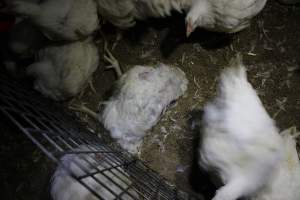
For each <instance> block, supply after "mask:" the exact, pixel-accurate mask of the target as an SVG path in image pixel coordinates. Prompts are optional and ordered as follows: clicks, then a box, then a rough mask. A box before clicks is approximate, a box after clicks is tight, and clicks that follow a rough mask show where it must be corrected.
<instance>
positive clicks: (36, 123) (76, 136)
mask: <svg viewBox="0 0 300 200" xmlns="http://www.w3.org/2000/svg"><path fill="white" fill-rule="evenodd" d="M0 77H1V78H0V111H1V112H2V113H3V114H4V115H5V116H6V117H8V118H9V119H10V120H11V121H12V122H13V123H14V124H15V125H16V126H17V127H18V128H19V129H20V130H21V131H22V132H23V133H25V134H26V135H27V136H28V137H29V138H30V139H31V140H32V141H33V142H34V143H35V144H36V145H37V146H38V147H39V148H40V149H41V150H42V151H43V152H44V153H45V154H46V155H47V156H48V157H49V158H50V159H52V160H53V161H54V162H57V163H60V162H59V161H60V158H61V157H62V156H64V158H65V159H68V157H72V158H75V159H73V162H74V165H75V166H76V167H70V166H64V165H63V164H62V163H64V162H62V163H60V165H59V166H60V167H63V168H65V169H68V170H69V175H70V176H71V177H72V178H74V179H76V180H77V181H78V182H79V183H78V184H82V185H83V186H84V187H85V188H86V189H87V190H89V191H90V192H91V193H92V194H93V195H94V197H96V198H98V199H126V200H128V199H155V200H156V199H161V200H165V199H178V200H180V199H183V200H185V199H187V200H188V199H199V198H197V197H196V196H193V195H191V194H187V193H184V192H181V191H178V190H177V189H176V188H175V187H173V186H171V185H170V184H168V183H167V182H166V181H165V180H164V179H163V178H162V177H160V176H159V175H157V174H156V173H155V172H154V171H152V170H151V169H149V168H148V167H147V166H146V165H145V164H144V163H143V162H141V161H140V160H138V159H137V158H135V157H132V156H131V155H130V154H128V153H127V152H125V151H123V150H121V149H119V148H117V147H112V146H110V145H106V144H104V142H103V141H102V140H101V139H100V138H99V137H97V135H96V134H94V133H91V132H89V131H88V130H86V129H85V128H83V127H81V126H80V125H78V123H76V120H74V118H73V117H71V116H70V115H68V114H66V112H64V109H63V108H62V107H60V106H59V105H55V104H54V103H53V102H52V101H50V100H48V99H46V98H43V97H41V96H40V95H39V94H38V93H36V92H34V91H30V90H28V88H27V87H25V86H23V85H21V84H19V83H17V82H15V81H12V80H11V79H8V78H6V77H5V76H4V75H1V76H0Z"/></svg>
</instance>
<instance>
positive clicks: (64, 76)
mask: <svg viewBox="0 0 300 200" xmlns="http://www.w3.org/2000/svg"><path fill="white" fill-rule="evenodd" d="M36 57H37V59H36V62H35V63H33V64H31V65H30V66H28V69H27V74H28V75H30V76H33V77H34V78H35V82H34V87H35V89H36V90H38V91H40V92H41V93H42V94H44V95H45V96H47V97H50V98H52V99H54V100H65V99H67V98H70V97H73V96H75V95H76V94H77V93H79V91H80V90H81V89H82V88H83V87H84V86H85V85H86V83H87V82H88V80H89V79H90V78H91V76H92V74H93V72H94V71H95V70H96V69H97V67H98V63H99V55H98V49H97V47H96V46H95V44H94V43H93V41H92V40H91V38H88V39H86V40H84V41H78V42H74V43H70V44H65V45H57V46H48V47H45V48H44V49H41V50H40V51H39V52H38V54H37V56H36Z"/></svg>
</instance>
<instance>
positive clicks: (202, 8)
mask: <svg viewBox="0 0 300 200" xmlns="http://www.w3.org/2000/svg"><path fill="white" fill-rule="evenodd" d="M266 2H267V0H194V1H193V4H192V6H191V9H190V11H189V12H188V15H187V17H186V22H187V24H188V26H189V29H190V30H189V31H190V32H191V31H193V30H194V29H195V28H197V27H202V28H205V29H208V30H211V31H217V32H226V33H234V32H238V31H241V30H243V29H245V28H246V27H248V26H249V25H250V20H251V18H253V17H254V16H256V15H257V14H258V13H259V12H260V11H261V10H262V9H263V8H264V6H265V4H266Z"/></svg>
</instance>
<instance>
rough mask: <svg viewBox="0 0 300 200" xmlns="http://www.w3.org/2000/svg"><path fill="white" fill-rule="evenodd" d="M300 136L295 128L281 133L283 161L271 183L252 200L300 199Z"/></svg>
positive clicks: (277, 167)
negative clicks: (298, 140) (299, 149)
mask: <svg viewBox="0 0 300 200" xmlns="http://www.w3.org/2000/svg"><path fill="white" fill-rule="evenodd" d="M299 134H300V133H299V132H297V130H296V128H295V127H292V128H290V129H287V130H285V131H283V132H281V133H280V135H281V137H282V139H283V142H284V144H283V148H284V154H283V159H282V161H281V162H280V163H279V164H278V165H277V166H276V171H275V172H274V174H273V176H272V178H271V180H270V182H269V183H268V184H267V185H266V186H265V187H264V189H262V190H261V191H260V192H259V193H258V194H257V195H255V197H254V198H252V200H283V199H287V200H299V199H300V190H299V188H300V161H299V157H298V153H297V148H296V141H295V140H296V138H297V137H298V136H299Z"/></svg>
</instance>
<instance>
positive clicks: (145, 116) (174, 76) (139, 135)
mask: <svg viewBox="0 0 300 200" xmlns="http://www.w3.org/2000/svg"><path fill="white" fill-rule="evenodd" d="M187 84H188V81H187V79H186V77H185V74H184V72H183V71H181V70H180V69H179V68H173V67H169V66H167V65H164V64H160V65H159V66H158V67H156V68H154V67H149V66H135V67H133V68H132V69H130V70H129V71H128V72H127V73H125V74H124V75H123V76H122V77H121V79H120V80H119V82H118V87H119V89H118V91H117V93H116V94H115V95H114V96H112V97H111V98H110V99H109V101H108V102H107V103H106V105H105V109H104V111H103V113H102V116H101V118H102V119H101V121H102V122H103V124H104V126H105V128H106V129H108V130H109V131H110V133H111V136H112V137H113V138H114V139H116V140H117V141H118V143H119V144H120V145H121V146H122V147H123V148H124V149H126V150H128V151H129V152H131V153H134V154H135V153H137V152H138V147H139V145H140V143H141V142H142V139H143V137H144V136H145V134H146V131H147V130H149V129H151V128H152V127H153V126H154V125H155V124H156V123H157V122H158V120H159V119H160V116H161V114H162V113H163V112H164V110H165V109H166V107H167V106H168V105H169V104H170V103H171V102H172V101H174V100H176V99H178V98H179V97H180V96H182V95H183V94H184V93H185V91H186V89H187Z"/></svg>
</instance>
